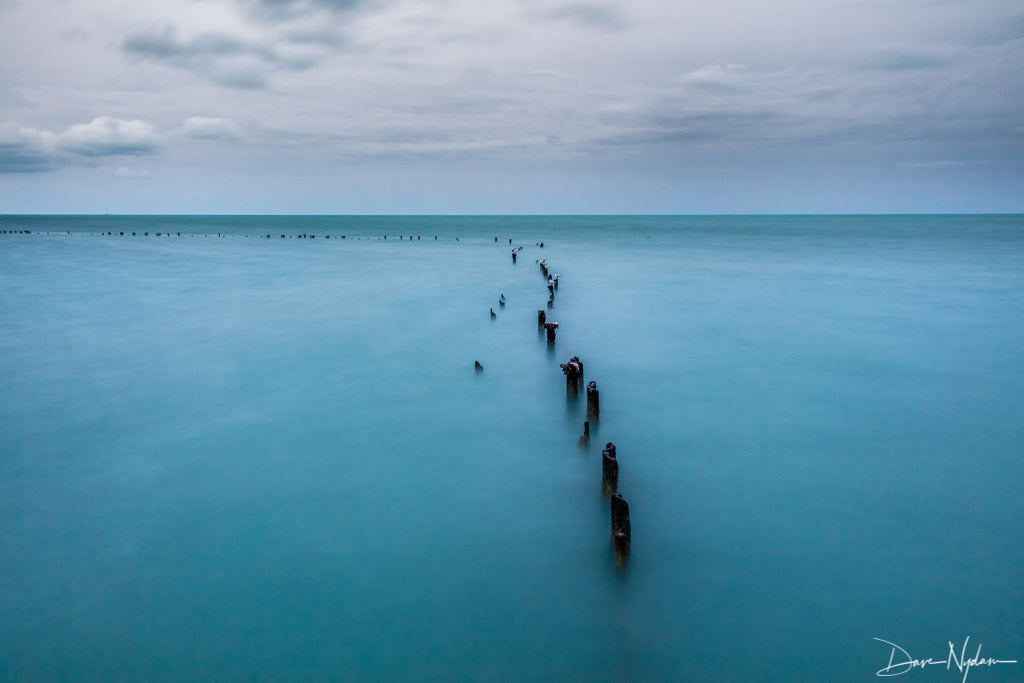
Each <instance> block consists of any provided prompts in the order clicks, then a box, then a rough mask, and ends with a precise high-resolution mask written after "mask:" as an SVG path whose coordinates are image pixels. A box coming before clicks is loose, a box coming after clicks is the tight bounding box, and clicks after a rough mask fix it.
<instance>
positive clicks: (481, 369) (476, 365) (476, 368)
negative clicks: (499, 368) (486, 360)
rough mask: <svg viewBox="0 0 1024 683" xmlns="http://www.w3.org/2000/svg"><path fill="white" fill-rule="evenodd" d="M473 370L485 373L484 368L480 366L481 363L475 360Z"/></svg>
mask: <svg viewBox="0 0 1024 683" xmlns="http://www.w3.org/2000/svg"><path fill="white" fill-rule="evenodd" d="M473 369H474V370H476V371H477V372H483V371H484V366H482V365H480V361H478V360H475V361H473Z"/></svg>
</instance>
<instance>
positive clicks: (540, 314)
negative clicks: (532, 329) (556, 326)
mask: <svg viewBox="0 0 1024 683" xmlns="http://www.w3.org/2000/svg"><path fill="white" fill-rule="evenodd" d="M547 319H548V315H547V313H545V312H544V309H543V308H542V309H540V310H539V311H537V327H544V323H545V322H547Z"/></svg>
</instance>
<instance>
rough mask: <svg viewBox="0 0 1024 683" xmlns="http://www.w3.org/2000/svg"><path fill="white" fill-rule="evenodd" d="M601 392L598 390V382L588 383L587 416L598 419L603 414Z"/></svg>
mask: <svg viewBox="0 0 1024 683" xmlns="http://www.w3.org/2000/svg"><path fill="white" fill-rule="evenodd" d="M600 398H601V396H600V394H599V393H598V391H597V382H591V383H590V384H588V385H587V418H588V419H591V420H597V419H598V417H599V416H600V414H601V403H600Z"/></svg>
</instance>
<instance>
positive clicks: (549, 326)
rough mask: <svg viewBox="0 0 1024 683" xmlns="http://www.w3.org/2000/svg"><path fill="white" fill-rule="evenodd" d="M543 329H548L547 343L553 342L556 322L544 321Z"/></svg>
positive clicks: (556, 327) (556, 326)
mask: <svg viewBox="0 0 1024 683" xmlns="http://www.w3.org/2000/svg"><path fill="white" fill-rule="evenodd" d="M544 329H545V330H547V331H548V344H554V343H555V330H557V329H558V323H544Z"/></svg>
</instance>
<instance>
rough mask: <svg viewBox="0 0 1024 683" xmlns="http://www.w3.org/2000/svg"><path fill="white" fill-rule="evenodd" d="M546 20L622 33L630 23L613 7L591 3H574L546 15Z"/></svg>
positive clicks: (556, 8) (550, 11)
mask: <svg viewBox="0 0 1024 683" xmlns="http://www.w3.org/2000/svg"><path fill="white" fill-rule="evenodd" d="M544 18H546V19H552V20H559V21H570V22H573V23H575V24H578V25H580V26H583V27H585V28H590V29H597V30H600V31H621V30H623V29H625V28H628V27H629V25H630V23H629V21H628V20H627V19H626V18H625V17H624V16H623V15H622V14H621V13H620V12H619V11H618V10H617V9H616V8H615V7H613V6H610V5H604V4H596V3H590V2H573V3H568V4H565V5H561V6H559V7H555V8H554V9H552V10H549V11H547V12H545V13H544Z"/></svg>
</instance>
